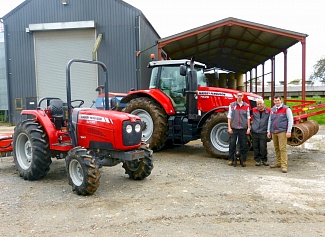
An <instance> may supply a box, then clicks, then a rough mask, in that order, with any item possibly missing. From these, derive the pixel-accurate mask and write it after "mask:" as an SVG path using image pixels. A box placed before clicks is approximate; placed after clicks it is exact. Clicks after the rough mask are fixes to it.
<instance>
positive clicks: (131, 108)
mask: <svg viewBox="0 0 325 237" xmlns="http://www.w3.org/2000/svg"><path fill="white" fill-rule="evenodd" d="M125 112H127V113H131V114H135V115H137V116H139V117H140V118H141V120H142V141H144V142H146V143H147V144H149V147H150V149H153V150H160V149H162V148H163V147H164V146H165V143H166V141H167V136H168V124H167V115H166V113H165V111H164V109H163V108H162V107H161V106H160V105H159V104H157V103H156V102H155V101H154V100H153V99H150V98H146V97H142V98H135V99H133V100H131V101H130V102H129V103H127V105H126V107H125Z"/></svg>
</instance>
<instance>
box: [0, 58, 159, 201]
mask: <svg viewBox="0 0 325 237" xmlns="http://www.w3.org/2000/svg"><path fill="white" fill-rule="evenodd" d="M74 62H79V63H90V64H97V65H99V66H101V67H102V69H103V70H104V72H105V74H106V82H105V103H104V104H105V107H104V109H105V110H97V109H91V108H82V107H81V105H82V104H83V103H84V101H83V100H71V86H70V66H71V64H72V63H74ZM66 85H67V103H64V102H63V101H62V100H61V99H59V98H51V97H46V98H42V99H41V100H40V101H39V102H38V104H37V109H36V110H23V111H22V114H24V115H33V116H34V118H33V119H27V120H24V121H22V122H20V123H19V124H17V126H16V127H15V130H14V134H13V136H11V135H7V136H1V137H2V140H1V147H0V151H1V152H6V151H9V150H11V149H12V150H13V156H14V161H15V165H16V168H17V170H18V172H19V174H20V176H21V177H22V178H24V179H27V180H38V179H41V178H42V177H44V176H45V175H46V174H47V172H48V171H49V169H50V164H51V162H52V160H51V158H52V157H56V158H58V159H61V158H64V159H65V160H66V167H67V173H68V177H69V183H70V185H71V186H72V190H73V191H75V192H76V193H77V194H81V195H91V194H93V193H94V192H95V191H96V190H97V188H98V186H99V178H100V173H99V168H101V167H102V166H114V165H117V164H119V163H123V165H122V167H123V168H124V169H125V173H126V174H128V175H129V177H130V178H131V179H134V180H141V179H144V178H146V177H147V176H149V175H150V174H151V170H152V169H153V163H152V151H151V150H150V149H148V148H147V145H145V144H143V143H142V142H141V126H142V122H141V120H140V118H139V117H137V116H135V115H132V114H127V113H123V112H118V111H112V110H108V109H109V102H108V101H109V98H108V96H109V94H108V88H107V87H108V76H107V68H106V66H105V65H104V64H103V63H101V62H98V61H87V60H76V59H74V60H71V61H69V63H68V65H67V83H66ZM76 102H77V103H78V105H77V106H72V104H73V103H76ZM44 103H46V106H43V107H42V105H43V104H44ZM9 144H10V145H11V144H12V148H11V146H10V145H9Z"/></svg>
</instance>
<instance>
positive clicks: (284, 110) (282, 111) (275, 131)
mask: <svg viewBox="0 0 325 237" xmlns="http://www.w3.org/2000/svg"><path fill="white" fill-rule="evenodd" d="M273 102H274V106H273V107H272V109H271V114H270V118H269V122H268V128H267V136H268V137H269V138H271V137H272V138H273V143H274V149H275V154H276V163H275V164H273V165H271V166H270V167H271V168H280V167H281V170H282V173H287V172H288V154H287V139H288V138H289V137H291V129H292V126H293V115H292V111H291V109H290V108H289V107H288V106H286V105H284V104H283V103H282V100H281V96H275V97H274V100H273Z"/></svg>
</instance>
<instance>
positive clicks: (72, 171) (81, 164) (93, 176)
mask: <svg viewBox="0 0 325 237" xmlns="http://www.w3.org/2000/svg"><path fill="white" fill-rule="evenodd" d="M66 167H67V172H68V178H69V184H70V185H71V186H72V191H75V192H76V193H77V194H78V195H83V196H88V195H92V194H93V193H95V192H96V190H97V188H98V186H99V178H100V172H99V166H98V165H97V164H96V160H95V159H93V157H92V156H91V155H88V154H87V150H86V149H84V148H81V147H75V148H73V149H72V150H71V151H69V154H68V155H67V157H66Z"/></svg>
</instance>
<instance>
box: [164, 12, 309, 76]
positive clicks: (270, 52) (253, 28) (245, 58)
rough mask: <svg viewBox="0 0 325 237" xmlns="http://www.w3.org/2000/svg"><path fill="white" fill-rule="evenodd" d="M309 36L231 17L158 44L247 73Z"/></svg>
mask: <svg viewBox="0 0 325 237" xmlns="http://www.w3.org/2000/svg"><path fill="white" fill-rule="evenodd" d="M307 36H308V35H307V34H302V33H298V32H293V31H289V30H284V29H280V28H275V27H271V26H267V25H262V24H257V23H253V22H249V21H244V20H240V19H236V18H232V17H230V18H226V19H223V20H220V21H216V22H213V23H210V24H208V25H204V26H201V27H198V28H194V29H191V30H188V31H185V32H182V33H179V34H176V35H172V36H170V37H167V38H163V39H161V40H159V41H158V47H159V48H160V49H163V50H164V51H165V52H166V53H167V56H168V58H171V59H182V58H191V57H194V59H195V60H196V61H199V62H202V63H205V64H206V65H207V66H208V68H213V67H217V68H221V69H225V70H229V71H233V72H241V73H246V72H247V71H250V70H251V69H253V68H255V67H257V66H258V65H260V64H262V63H263V62H265V61H267V60H269V59H271V58H272V57H274V56H275V55H277V54H279V53H281V52H284V51H285V50H286V49H288V48H289V47H291V46H293V45H294V44H296V43H297V42H305V38H306V37H307Z"/></svg>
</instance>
